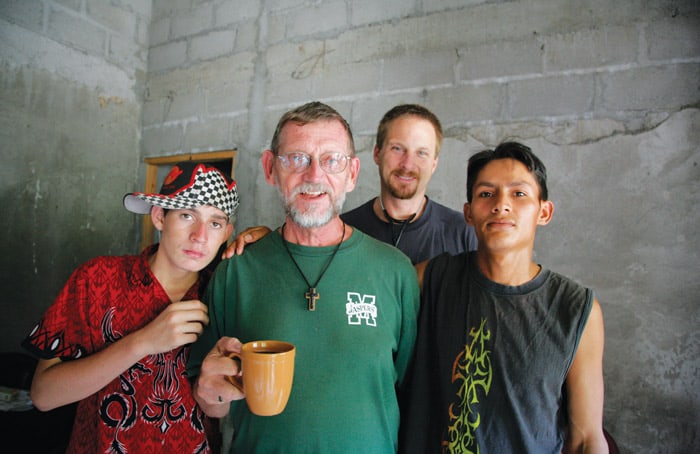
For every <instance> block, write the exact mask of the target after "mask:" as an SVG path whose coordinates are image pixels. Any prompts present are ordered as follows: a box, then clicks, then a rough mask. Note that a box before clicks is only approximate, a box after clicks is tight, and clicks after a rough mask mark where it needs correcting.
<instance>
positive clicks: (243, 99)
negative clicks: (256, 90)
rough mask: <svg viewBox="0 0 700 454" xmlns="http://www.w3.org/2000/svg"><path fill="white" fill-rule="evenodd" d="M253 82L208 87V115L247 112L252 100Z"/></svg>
mask: <svg viewBox="0 0 700 454" xmlns="http://www.w3.org/2000/svg"><path fill="white" fill-rule="evenodd" d="M251 87H252V81H251V80H249V81H247V82H245V81H232V82H230V83H226V84H217V86H214V87H207V88H206V89H205V90H206V91H205V94H206V102H207V113H208V114H209V115H220V114H225V113H230V112H236V111H241V110H245V109H246V108H247V106H248V99H249V98H250V88H251Z"/></svg>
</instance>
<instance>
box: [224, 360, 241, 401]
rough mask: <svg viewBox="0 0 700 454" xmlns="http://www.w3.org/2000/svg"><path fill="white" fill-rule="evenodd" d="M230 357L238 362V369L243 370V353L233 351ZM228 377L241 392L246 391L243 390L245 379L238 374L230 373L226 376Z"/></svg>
mask: <svg viewBox="0 0 700 454" xmlns="http://www.w3.org/2000/svg"><path fill="white" fill-rule="evenodd" d="M228 357H229V358H231V359H232V360H233V361H236V362H237V363H238V370H239V371H240V370H243V361H242V360H241V355H239V354H238V353H235V352H233V353H231V354H230V355H228ZM226 379H227V380H228V381H229V382H230V383H231V384H232V385H233V386H235V387H236V388H237V389H238V390H239V391H240V392H242V393H245V391H244V390H243V379H242V378H241V377H239V376H237V375H229V376H227V377H226Z"/></svg>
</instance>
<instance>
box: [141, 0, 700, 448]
mask: <svg viewBox="0 0 700 454" xmlns="http://www.w3.org/2000/svg"><path fill="white" fill-rule="evenodd" d="M151 35H152V37H153V38H154V40H152V41H151V48H150V53H149V70H148V82H147V96H146V100H145V104H144V121H143V137H144V139H143V141H142V151H143V154H144V155H146V156H148V155H158V154H174V153H180V152H190V151H204V150H210V149H221V148H231V147H237V148H238V149H239V151H240V156H239V162H238V168H237V170H236V171H237V179H238V182H239V185H240V188H241V197H242V202H241V209H240V212H239V216H238V220H237V229H239V230H240V229H243V228H245V227H247V226H250V225H257V224H261V223H262V224H267V225H270V226H276V225H279V224H280V223H281V221H282V216H281V214H280V207H279V202H278V200H277V197H276V195H275V193H274V190H272V189H271V188H269V187H268V186H267V185H266V184H265V182H264V180H263V178H262V175H261V172H260V164H259V157H260V154H261V151H262V150H263V149H265V148H266V147H267V146H268V145H269V141H270V138H271V135H272V132H273V130H274V126H275V123H276V121H277V119H278V117H279V115H280V114H281V113H282V112H284V111H285V110H287V109H288V108H291V107H293V106H296V105H298V104H301V103H304V102H306V101H309V100H314V99H316V100H321V101H324V102H327V103H329V104H331V105H333V106H334V107H336V108H337V109H338V110H339V111H340V112H341V113H342V114H344V115H345V116H346V117H347V118H348V119H349V120H350V123H351V125H352V127H353V130H354V133H355V139H356V145H357V149H358V153H359V156H360V158H361V161H362V166H363V168H362V171H361V174H360V181H359V183H358V187H357V188H356V190H355V191H354V192H353V193H352V194H350V195H349V197H348V199H347V202H346V207H347V208H351V207H354V206H357V205H359V204H360V203H362V202H364V201H365V200H367V199H369V198H370V197H373V196H375V195H376V194H377V193H378V178H377V173H376V166H375V165H374V163H373V161H372V156H371V150H372V146H373V144H374V142H373V139H374V137H373V136H374V134H375V131H376V125H377V123H378V121H379V119H380V118H381V116H382V115H383V113H384V112H385V111H386V110H388V109H389V108H390V107H392V106H393V105H395V104H398V103H403V102H417V103H421V104H424V105H426V106H428V107H429V108H431V109H432V110H433V111H434V112H436V114H437V115H438V116H439V117H440V119H441V121H442V123H443V126H444V128H445V143H444V146H443V151H442V154H441V159H440V164H439V166H438V170H437V172H436V174H435V176H434V178H433V180H432V181H431V185H430V190H429V194H430V196H432V197H433V198H435V199H436V200H439V201H441V202H443V203H445V204H447V205H449V206H452V207H453V208H455V209H460V210H461V207H462V205H463V203H464V200H465V189H464V185H465V180H466V177H465V170H466V161H467V159H468V157H469V156H470V155H471V154H473V153H474V152H476V151H478V150H480V149H482V148H484V147H490V146H494V145H496V144H497V143H498V142H499V141H501V140H503V139H506V138H515V139H518V140H522V141H524V142H526V143H528V144H529V145H531V146H532V147H533V148H534V149H535V150H536V151H537V152H538V153H539V154H540V155H541V156H542V158H543V159H544V161H545V162H546V163H547V164H548V167H549V170H550V175H551V176H550V180H551V193H552V196H553V199H554V201H555V204H556V206H557V210H556V212H555V216H554V221H553V223H552V224H551V225H550V226H548V227H547V228H545V229H542V231H541V232H540V237H539V239H538V241H537V247H536V254H537V259H538V260H539V261H541V263H543V264H544V265H545V266H549V267H551V268H552V269H555V270H558V271H560V272H562V273H564V274H568V275H570V276H572V277H574V278H576V279H578V280H579V281H581V282H583V283H584V284H586V285H589V286H591V287H593V288H594V289H595V290H596V294H597V297H598V299H599V300H600V301H601V304H602V306H603V309H604V313H605V316H606V327H607V342H606V356H605V378H606V383H607V385H606V405H605V425H606V427H607V428H608V430H609V431H610V432H611V433H613V435H614V436H615V437H616V438H617V439H618V442H619V444H620V446H621V448H622V451H623V452H694V451H697V450H699V449H700V438H699V436H698V433H697V421H698V420H700V399H699V398H698V395H697V391H696V390H697V389H698V388H699V387H700V377H699V375H698V370H699V367H698V366H699V364H700V337H699V335H698V330H697V323H698V318H699V316H700V312H699V309H698V308H699V307H700V304H699V303H700V300H698V297H697V295H698V294H699V293H698V291H700V286H699V285H698V283H697V282H696V280H697V279H696V277H695V276H697V271H698V269H700V260H699V259H698V254H697V250H698V249H699V248H698V247H699V246H700V236H699V235H698V233H697V229H696V228H695V225H696V224H697V222H698V221H700V216H699V215H698V213H697V210H695V209H694V208H693V207H694V206H695V205H697V202H698V201H699V200H698V198H699V197H698V196H699V194H700V191H699V189H700V188H699V186H698V183H697V182H698V181H700V179H699V178H698V177H700V172H699V171H698V161H699V160H700V148H699V143H700V141H699V140H698V139H699V136H698V134H697V132H696V131H697V129H698V125H699V119H700V111H699V110H698V102H699V101H700V84H699V83H698V81H699V80H700V4H698V3H697V2H694V1H644V0H623V1H620V2H607V1H603V0H593V1H587V2H580V1H573V0H570V1H566V0H564V1H562V0H557V1H555V0H528V1H525V0H522V1H507V2H502V1H464V0H444V1H425V0H412V1H401V0H395V1H394V0H391V1H382V2H376V1H368V0H347V1H340V0H328V1H305V0H275V1H272V0H269V1H245V2H233V1H224V2H221V1H206V0H205V1H192V2H189V1H186V0H180V1H178V2H170V1H165V0H163V1H159V0H156V1H155V2H154V8H153V22H152V28H151ZM156 35H157V36H158V39H157V40H156V39H155V37H156ZM669 223H670V224H671V225H669Z"/></svg>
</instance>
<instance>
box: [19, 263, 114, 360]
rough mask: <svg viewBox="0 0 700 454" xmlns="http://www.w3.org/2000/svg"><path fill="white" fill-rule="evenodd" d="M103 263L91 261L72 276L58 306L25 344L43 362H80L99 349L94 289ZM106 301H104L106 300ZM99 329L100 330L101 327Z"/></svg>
mask: <svg viewBox="0 0 700 454" xmlns="http://www.w3.org/2000/svg"><path fill="white" fill-rule="evenodd" d="M100 263H101V262H98V261H96V260H91V261H90V262H87V263H85V264H83V265H81V266H80V267H78V268H77V269H76V270H75V271H74V272H73V274H72V275H71V276H70V278H69V279H68V281H67V282H66V284H65V286H64V287H63V289H62V290H61V292H60V293H59V294H58V296H57V297H56V300H55V301H54V303H53V304H52V305H51V306H50V307H49V308H48V309H47V311H46V312H45V313H44V315H43V317H42V318H41V319H40V320H39V322H38V323H37V324H36V325H35V326H34V328H33V329H32V330H31V332H30V333H29V335H28V336H27V337H26V338H25V339H24V341H23V342H22V347H24V348H25V349H26V350H28V351H29V352H31V353H32V354H34V355H36V356H38V357H39V358H42V359H51V358H60V359H61V360H63V361H67V360H71V359H79V358H82V357H83V356H86V355H88V354H90V353H92V352H93V351H94V349H95V347H94V343H93V341H92V337H91V335H92V333H91V325H92V323H91V321H90V319H89V318H90V315H89V314H90V305H91V304H99V303H100V301H99V299H100V298H97V299H98V301H91V295H93V296H92V299H95V298H94V295H95V293H96V292H97V290H96V289H92V290H91V289H90V282H91V276H93V275H95V274H96V269H97V268H99V267H100ZM102 299H103V298H102ZM98 328H99V327H98Z"/></svg>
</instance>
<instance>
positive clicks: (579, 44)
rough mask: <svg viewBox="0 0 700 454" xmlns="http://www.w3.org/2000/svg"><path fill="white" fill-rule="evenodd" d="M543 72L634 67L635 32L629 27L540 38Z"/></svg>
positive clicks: (636, 32)
mask: <svg viewBox="0 0 700 454" xmlns="http://www.w3.org/2000/svg"><path fill="white" fill-rule="evenodd" d="M544 49H545V68H546V71H564V70H570V69H587V68H599V67H604V66H610V65H624V64H630V63H634V62H636V61H637V59H638V55H639V51H638V49H639V32H638V31H637V28H636V27H635V26H634V25H632V26H629V27H603V28H595V29H588V30H579V31H576V32H573V33H567V34H559V35H553V36H546V37H544Z"/></svg>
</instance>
